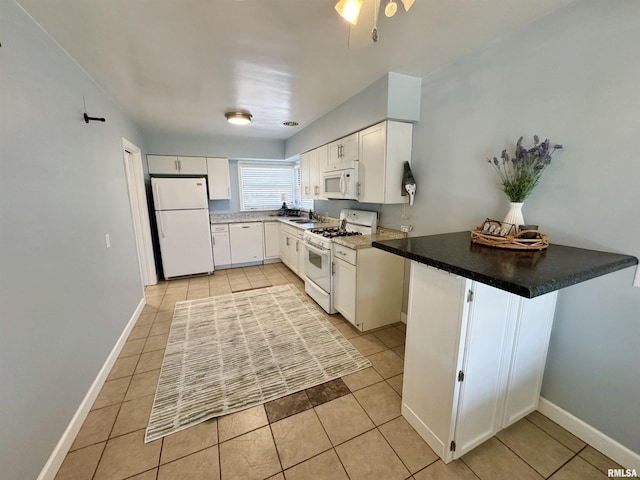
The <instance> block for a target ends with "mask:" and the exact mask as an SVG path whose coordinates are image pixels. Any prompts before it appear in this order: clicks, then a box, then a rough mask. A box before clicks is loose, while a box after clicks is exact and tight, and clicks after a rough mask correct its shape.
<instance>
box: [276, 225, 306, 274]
mask: <svg viewBox="0 0 640 480" xmlns="http://www.w3.org/2000/svg"><path fill="white" fill-rule="evenodd" d="M303 237H304V230H302V229H299V228H296V227H291V226H289V225H285V224H281V225H280V260H282V263H284V264H285V265H286V266H287V267H289V268H290V269H291V270H292V271H293V273H295V274H296V275H298V276H299V277H300V278H302V279H304V240H303Z"/></svg>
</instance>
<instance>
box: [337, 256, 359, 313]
mask: <svg viewBox="0 0 640 480" xmlns="http://www.w3.org/2000/svg"><path fill="white" fill-rule="evenodd" d="M333 306H334V307H335V309H336V310H338V311H339V312H340V313H341V314H342V316H343V317H344V318H346V319H347V320H348V321H349V322H351V323H352V324H353V325H356V267H355V265H351V264H350V263H347V262H345V261H344V260H340V259H339V258H334V259H333Z"/></svg>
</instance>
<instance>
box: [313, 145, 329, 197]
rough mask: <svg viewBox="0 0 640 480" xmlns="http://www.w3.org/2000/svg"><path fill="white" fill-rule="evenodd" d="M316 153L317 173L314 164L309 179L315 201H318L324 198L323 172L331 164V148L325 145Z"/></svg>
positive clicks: (317, 149)
mask: <svg viewBox="0 0 640 480" xmlns="http://www.w3.org/2000/svg"><path fill="white" fill-rule="evenodd" d="M314 151H315V152H316V165H315V173H314V169H313V164H312V168H311V174H310V176H309V178H310V183H311V186H312V190H313V199H314V200H318V199H320V198H322V172H324V170H325V168H326V167H327V165H328V163H329V146H328V145H323V146H321V147H318V148H316V149H315V150H314Z"/></svg>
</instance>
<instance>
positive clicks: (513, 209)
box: [504, 202, 524, 235]
mask: <svg viewBox="0 0 640 480" xmlns="http://www.w3.org/2000/svg"><path fill="white" fill-rule="evenodd" d="M522 205H524V203H523V202H511V203H509V211H508V212H507V216H506V217H504V223H511V224H513V225H515V226H516V227H515V228H516V230H515V232H513V231H512V232H511V235H515V234H517V233H518V230H519V228H520V225H524V218H523V217H522Z"/></svg>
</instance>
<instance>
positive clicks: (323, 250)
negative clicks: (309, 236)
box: [304, 242, 331, 255]
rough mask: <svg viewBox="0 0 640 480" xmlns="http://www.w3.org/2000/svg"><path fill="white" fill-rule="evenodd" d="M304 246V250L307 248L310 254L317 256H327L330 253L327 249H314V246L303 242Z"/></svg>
mask: <svg viewBox="0 0 640 480" xmlns="http://www.w3.org/2000/svg"><path fill="white" fill-rule="evenodd" d="M304 246H305V248H308V249H309V250H311V251H312V252H315V253H317V254H318V255H327V254H329V253H330V252H331V250H329V249H327V248H320V247H316V246H315V245H311V244H310V243H308V242H304Z"/></svg>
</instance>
